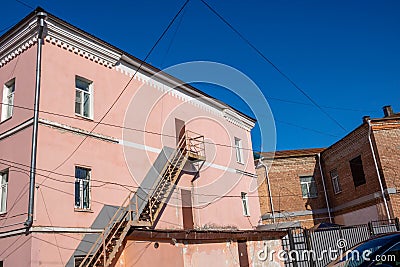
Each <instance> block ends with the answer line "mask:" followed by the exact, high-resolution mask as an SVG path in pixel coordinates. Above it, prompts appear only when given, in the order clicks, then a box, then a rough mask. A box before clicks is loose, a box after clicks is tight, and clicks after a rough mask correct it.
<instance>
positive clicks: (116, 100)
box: [53, 0, 189, 171]
mask: <svg viewBox="0 0 400 267" xmlns="http://www.w3.org/2000/svg"><path fill="white" fill-rule="evenodd" d="M188 3H189V0H186V1H185V3H184V4H183V5H182V7H181V8H180V9H179V11H178V13H176V15H175V16H174V17H173V19H172V20H171V21H170V22H169V24H168V26H167V27H166V28H165V30H164V31H163V33H162V34H161V36H160V37H159V38H158V39H157V41H156V42H155V43H154V45H153V46H152V48H151V49H150V50H149V52H148V53H147V55H146V56H145V58H144V59H143V61H141V62H140V65H139V67H138V68H137V69H136V71H135V73H134V74H133V75H132V77H131V78H130V79H129V81H128V83H127V84H126V85H125V87H124V88H123V89H122V91H121V92H120V93H119V94H118V96H117V98H116V99H115V100H114V101H113V102H112V104H111V106H110V107H109V108H108V109H107V111H106V113H104V115H103V116H102V117H101V119H100V121H99V122H98V123H96V125H95V126H94V127H93V128H92V130H91V131H90V133H92V132H93V131H94V130H95V129H96V128H97V126H98V125H99V124H100V123H101V122H102V121H103V120H104V118H105V117H106V116H107V115H108V114H109V113H110V111H111V110H112V108H113V107H114V106H115V104H116V103H117V102H118V100H119V99H120V98H121V96H122V95H123V94H124V92H125V91H126V89H127V88H128V86H129V85H130V83H131V82H132V80H133V79H134V77H135V76H136V74H137V73H138V72H139V70H140V69H141V68H142V66H143V64H144V63H145V62H146V60H147V59H148V57H149V56H150V55H151V53H152V52H153V50H154V49H155V48H156V46H157V45H158V43H159V42H160V41H161V40H162V38H163V37H164V35H165V34H166V33H167V32H168V30H169V28H170V27H171V26H172V24H173V23H174V21H175V20H176V18H177V17H178V16H179V14H180V13H181V12H182V10H183V9H184V8H185V7H186V5H187V4H188ZM87 138H88V136H87V135H86V136H85V137H84V138H83V140H82V141H81V142H80V143H79V144H78V146H77V147H76V148H75V149H74V150H73V151H72V153H71V154H70V155H69V156H67V157H66V159H65V160H64V161H63V162H61V163H60V164H59V165H58V166H57V167H56V168H55V169H54V170H53V171H55V170H58V169H59V168H60V167H61V166H63V165H64V164H65V163H66V162H67V161H68V160H69V159H70V158H71V157H72V156H73V155H74V154H75V153H76V151H78V149H79V148H80V147H81V146H82V144H83V143H84V142H85V140H86V139H87Z"/></svg>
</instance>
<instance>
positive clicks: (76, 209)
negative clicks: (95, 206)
mask: <svg viewBox="0 0 400 267" xmlns="http://www.w3.org/2000/svg"><path fill="white" fill-rule="evenodd" d="M74 211H75V212H88V213H94V211H92V210H91V209H79V208H75V209H74Z"/></svg>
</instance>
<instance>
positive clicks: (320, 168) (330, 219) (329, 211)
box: [317, 153, 332, 223]
mask: <svg viewBox="0 0 400 267" xmlns="http://www.w3.org/2000/svg"><path fill="white" fill-rule="evenodd" d="M317 156H318V166H319V172H320V173H321V179H322V186H323V187H324V194H325V201H326V207H327V209H328V216H329V222H330V223H332V216H331V208H330V206H329V201H328V194H327V192H326V186H325V177H324V173H323V172H322V167H321V153H318V155H317Z"/></svg>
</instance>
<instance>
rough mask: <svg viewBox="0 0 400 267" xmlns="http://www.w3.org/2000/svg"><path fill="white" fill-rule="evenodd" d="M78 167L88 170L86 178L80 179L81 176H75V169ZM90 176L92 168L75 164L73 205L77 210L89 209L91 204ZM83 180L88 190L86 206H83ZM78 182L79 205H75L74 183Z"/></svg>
mask: <svg viewBox="0 0 400 267" xmlns="http://www.w3.org/2000/svg"><path fill="white" fill-rule="evenodd" d="M77 168H80V169H84V170H87V171H88V176H87V177H88V178H87V179H82V178H78V177H76V169H77ZM91 176H92V170H91V169H90V168H87V167H81V166H75V184H74V205H75V209H78V210H90V209H91V207H92V205H91V202H92V201H91V195H92V194H91V193H92V192H91V190H92V183H91ZM84 182H87V183H88V187H89V188H88V190H87V194H88V196H87V198H86V199H87V200H88V203H87V207H85V205H84V204H85V203H84V199H85V197H84V192H85V191H84ZM77 183H79V205H77V203H76V184H77Z"/></svg>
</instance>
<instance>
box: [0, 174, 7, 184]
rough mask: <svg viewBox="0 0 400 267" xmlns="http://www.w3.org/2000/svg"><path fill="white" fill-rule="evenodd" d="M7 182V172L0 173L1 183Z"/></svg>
mask: <svg viewBox="0 0 400 267" xmlns="http://www.w3.org/2000/svg"><path fill="white" fill-rule="evenodd" d="M7 182H8V173H3V174H1V185H4V184H6V183H7Z"/></svg>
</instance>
